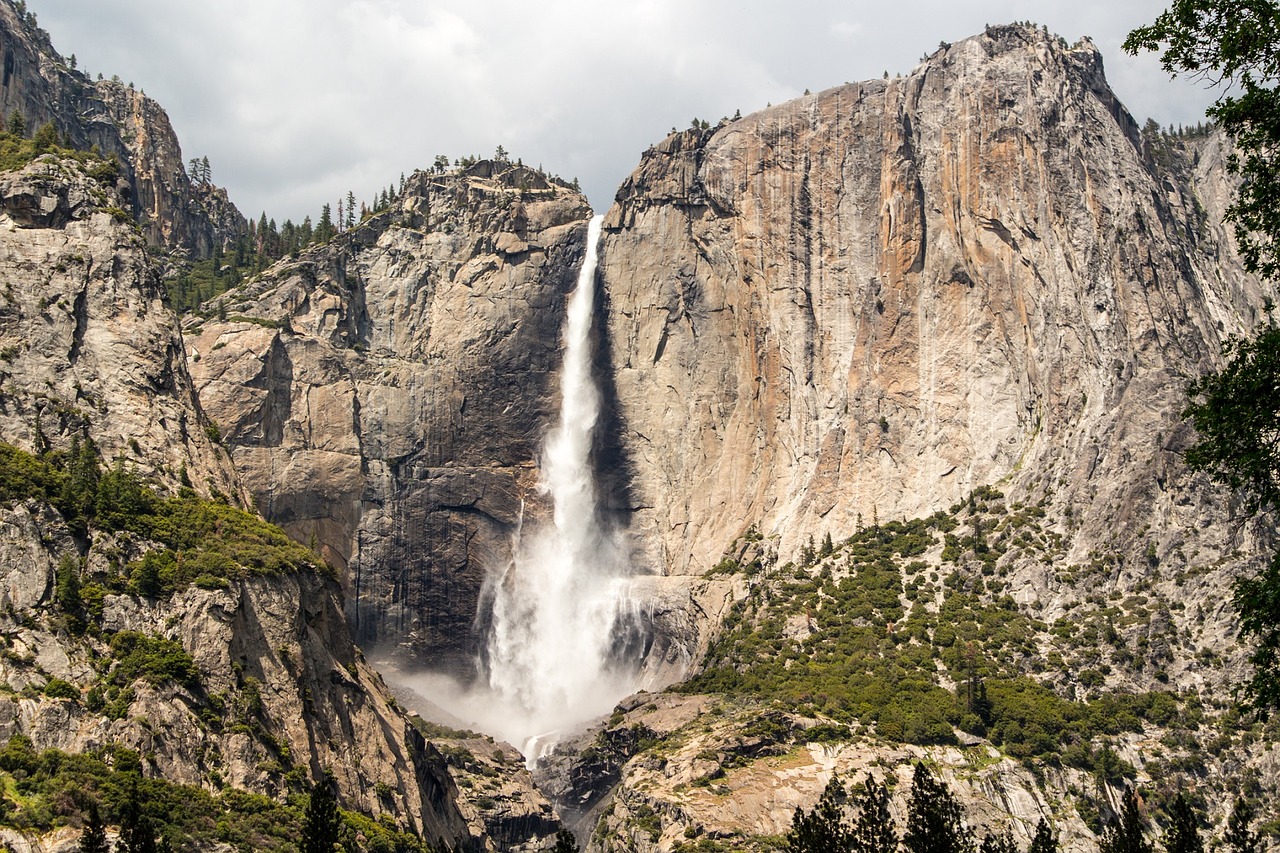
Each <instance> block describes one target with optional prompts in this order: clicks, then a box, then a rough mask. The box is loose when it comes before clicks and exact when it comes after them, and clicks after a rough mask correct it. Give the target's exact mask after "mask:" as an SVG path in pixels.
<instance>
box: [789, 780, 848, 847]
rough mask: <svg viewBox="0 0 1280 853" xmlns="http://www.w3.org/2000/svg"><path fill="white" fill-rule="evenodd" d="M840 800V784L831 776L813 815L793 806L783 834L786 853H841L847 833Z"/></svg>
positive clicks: (842, 795) (842, 798) (845, 844)
mask: <svg viewBox="0 0 1280 853" xmlns="http://www.w3.org/2000/svg"><path fill="white" fill-rule="evenodd" d="M844 799H845V790H844V784H843V783H841V781H840V778H839V777H838V776H832V777H831V780H830V781H829V782H827V787H826V788H825V789H823V791H822V797H821V798H820V799H819V800H818V804H817V805H816V806H814V807H813V811H811V812H806V811H805V810H804V809H802V808H800V807H799V806H797V807H796V813H795V815H794V816H793V817H792V819H791V831H790V832H788V833H787V851H788V853H845V851H847V850H848V849H849V844H850V840H851V832H850V829H849V826H848V824H846V823H845V821H844V814H843V810H842V809H841V804H842V803H843V802H844Z"/></svg>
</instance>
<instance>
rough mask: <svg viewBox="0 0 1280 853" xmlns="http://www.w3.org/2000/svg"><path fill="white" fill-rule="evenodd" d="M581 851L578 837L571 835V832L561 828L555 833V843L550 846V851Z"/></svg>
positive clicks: (558, 852)
mask: <svg viewBox="0 0 1280 853" xmlns="http://www.w3.org/2000/svg"><path fill="white" fill-rule="evenodd" d="M581 851H582V848H581V847H579V846H578V839H576V838H574V837H573V833H572V832H570V831H569V830H567V829H562V830H560V831H559V832H557V833H556V845H555V846H554V847H552V848H551V853H581Z"/></svg>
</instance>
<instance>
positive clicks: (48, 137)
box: [31, 121, 61, 154]
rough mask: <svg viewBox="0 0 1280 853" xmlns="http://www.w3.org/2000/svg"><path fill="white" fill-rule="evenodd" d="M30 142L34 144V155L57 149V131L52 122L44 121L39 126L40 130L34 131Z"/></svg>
mask: <svg viewBox="0 0 1280 853" xmlns="http://www.w3.org/2000/svg"><path fill="white" fill-rule="evenodd" d="M31 141H32V142H33V143H35V149H36V153H38V154H43V153H44V152H46V151H52V150H53V149H55V148H57V147H58V143H59V142H60V141H61V140H59V138H58V129H57V128H56V127H54V126H53V122H51V121H46V122H45V123H44V124H42V125H40V129H39V130H37V131H36V135H35V136H34V137H32V140H31Z"/></svg>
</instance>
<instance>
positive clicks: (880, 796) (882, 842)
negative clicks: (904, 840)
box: [849, 776, 898, 853]
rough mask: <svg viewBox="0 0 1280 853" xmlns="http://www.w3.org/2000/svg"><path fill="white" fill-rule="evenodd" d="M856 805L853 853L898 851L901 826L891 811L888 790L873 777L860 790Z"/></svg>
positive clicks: (850, 847)
mask: <svg viewBox="0 0 1280 853" xmlns="http://www.w3.org/2000/svg"><path fill="white" fill-rule="evenodd" d="M855 805H856V806H857V808H858V817H857V818H856V819H855V820H854V822H853V830H852V832H851V833H850V835H849V850H850V851H852V853H895V851H896V850H897V849H898V827H897V825H896V824H895V823H894V822H893V816H892V815H890V814H889V789H888V788H886V787H885V786H884V783H883V782H876V781H875V780H873V779H872V778H871V777H870V776H867V778H866V779H864V780H863V782H862V785H861V786H860V787H859V789H858V795H857V799H856V801H855Z"/></svg>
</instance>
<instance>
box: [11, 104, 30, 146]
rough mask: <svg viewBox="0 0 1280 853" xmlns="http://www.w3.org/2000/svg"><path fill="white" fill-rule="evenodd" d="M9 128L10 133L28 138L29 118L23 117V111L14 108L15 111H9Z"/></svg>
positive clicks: (20, 137) (21, 137)
mask: <svg viewBox="0 0 1280 853" xmlns="http://www.w3.org/2000/svg"><path fill="white" fill-rule="evenodd" d="M8 129H9V133H11V134H12V135H14V136H16V137H18V138H19V139H23V138H26V135H27V120H26V119H25V118H23V117H22V113H20V112H19V111H18V110H14V111H13V112H11V113H9V124H8Z"/></svg>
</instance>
